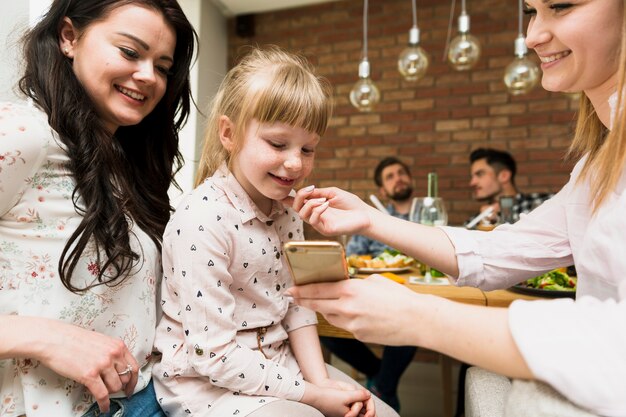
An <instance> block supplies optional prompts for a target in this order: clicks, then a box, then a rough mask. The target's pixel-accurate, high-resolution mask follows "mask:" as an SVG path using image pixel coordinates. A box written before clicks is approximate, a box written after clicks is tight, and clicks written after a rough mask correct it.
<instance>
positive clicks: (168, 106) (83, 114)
mask: <svg viewBox="0 0 626 417" xmlns="http://www.w3.org/2000/svg"><path fill="white" fill-rule="evenodd" d="M128 4H133V5H138V6H142V7H147V8H150V9H153V10H156V11H157V12H159V13H161V14H162V15H163V17H164V19H165V21H166V22H167V23H168V24H169V25H171V27H172V28H173V30H174V31H175V32H176V48H175V51H174V64H173V67H172V68H171V74H170V75H169V76H168V80H167V88H166V91H165V94H164V96H163V98H162V99H161V101H160V102H159V103H158V104H157V105H156V107H155V108H154V110H153V111H152V112H151V113H150V114H149V115H148V116H146V117H145V118H144V119H143V120H142V121H141V122H140V123H139V124H137V125H134V126H122V127H119V128H118V129H117V131H116V132H115V133H114V134H113V135H111V134H110V133H108V132H107V130H106V129H105V126H104V125H103V123H102V121H101V119H100V117H99V115H98V114H97V112H96V110H95V106H94V103H93V101H92V100H91V99H90V98H89V96H88V95H87V93H86V91H85V89H84V88H83V87H82V86H81V84H80V82H79V81H78V79H77V78H76V77H75V75H74V71H73V69H72V62H71V60H70V59H68V58H67V57H65V56H64V55H63V53H62V52H61V47H60V41H59V36H60V34H59V33H60V28H61V25H62V22H63V18H64V17H68V18H70V19H71V21H72V24H73V25H74V27H75V28H76V29H77V30H79V31H81V32H82V31H84V30H85V29H86V28H87V27H88V26H89V25H90V24H92V23H94V22H97V21H101V20H103V19H105V18H106V17H107V15H108V14H109V13H110V12H111V11H112V10H113V9H115V8H117V7H119V6H123V5H128ZM196 39H197V35H196V33H195V31H194V29H193V27H192V26H191V24H190V23H189V21H188V20H187V18H186V16H185V15H184V13H183V11H182V9H181V7H180V6H179V4H178V3H177V2H176V1H175V0H54V1H53V3H52V6H51V7H50V10H49V11H48V12H47V14H46V15H45V16H44V17H43V18H42V20H41V21H39V23H37V25H36V26H35V27H34V28H33V29H32V30H30V31H29V33H28V34H27V35H26V37H25V40H24V57H25V66H26V69H25V72H24V76H23V77H22V78H21V79H20V82H19V88H20V90H21V91H22V92H23V93H24V94H25V95H27V96H28V97H30V98H32V99H33V100H34V102H35V103H36V104H37V105H38V106H39V107H40V108H42V109H43V111H45V112H46V113H47V115H48V123H49V124H50V126H51V127H52V128H53V129H54V130H55V131H56V132H57V133H58V135H59V137H60V140H61V142H62V143H63V144H64V145H65V147H66V148H67V154H68V156H69V160H70V162H69V163H68V167H67V168H68V169H69V171H70V172H71V174H72V175H73V177H74V179H75V181H76V187H75V189H74V192H73V194H72V199H73V202H74V207H75V210H76V211H77V213H79V214H81V215H82V216H83V219H82V221H81V223H80V224H79V226H78V228H77V229H76V231H74V233H73V234H72V235H71V237H70V238H69V240H68V242H67V243H66V245H65V248H64V250H63V253H62V254H61V257H60V259H59V274H60V276H61V281H62V282H63V285H65V287H67V288H68V289H69V290H70V291H72V292H75V293H79V292H81V291H85V290H88V289H90V288H92V287H95V286H97V285H102V284H106V285H111V286H113V285H118V284H120V283H121V282H122V281H123V280H124V279H125V278H126V277H127V276H128V274H129V272H130V271H131V269H132V268H133V267H134V265H136V264H137V263H138V262H140V260H141V256H140V254H138V253H136V252H135V251H133V249H132V248H131V234H132V232H131V227H132V226H131V223H132V222H135V223H136V224H137V225H138V226H139V227H140V228H141V229H142V230H143V231H144V232H146V233H147V234H148V236H149V237H150V238H151V239H152V241H153V242H154V243H155V245H156V246H157V248H158V249H159V250H160V248H161V239H162V234H163V230H164V228H165V224H166V223H167V221H168V220H169V217H170V213H171V210H172V208H171V206H170V203H169V198H168V194H167V191H168V188H169V186H170V184H172V183H174V174H175V173H176V172H177V171H178V169H180V166H181V165H182V155H181V154H180V151H179V150H178V132H179V131H180V129H181V127H182V125H183V124H184V122H185V120H186V119H187V116H188V114H189V110H190V100H191V91H190V86H189V67H190V65H191V61H192V59H193V53H194V50H195V43H196ZM88 245H89V246H88ZM86 247H89V248H90V249H91V248H94V249H95V252H96V253H97V256H98V266H99V274H98V279H97V281H94V282H93V283H91V284H88V285H87V286H86V287H85V288H78V287H76V286H75V285H74V284H72V273H73V271H74V269H75V268H76V266H77V264H78V262H79V260H80V257H81V255H82V254H83V251H85V248H86ZM101 257H103V258H105V259H101Z"/></svg>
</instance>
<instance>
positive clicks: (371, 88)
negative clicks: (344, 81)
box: [350, 0, 380, 112]
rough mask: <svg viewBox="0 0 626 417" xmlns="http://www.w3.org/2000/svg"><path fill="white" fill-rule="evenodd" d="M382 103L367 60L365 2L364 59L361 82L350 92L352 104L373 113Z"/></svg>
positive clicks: (360, 75)
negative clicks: (379, 103) (377, 105)
mask: <svg viewBox="0 0 626 417" xmlns="http://www.w3.org/2000/svg"><path fill="white" fill-rule="evenodd" d="M379 101H380V91H378V87H376V85H375V84H374V83H373V82H372V79H371V78H370V63H369V61H368V60H367V0H363V59H361V63H360V64H359V80H358V81H357V82H356V83H355V84H354V87H352V90H351V91H350V103H352V105H353V106H354V107H356V108H357V109H358V110H359V111H362V112H368V111H371V110H372V109H373V108H374V106H375V105H376V104H377V103H378V102H379Z"/></svg>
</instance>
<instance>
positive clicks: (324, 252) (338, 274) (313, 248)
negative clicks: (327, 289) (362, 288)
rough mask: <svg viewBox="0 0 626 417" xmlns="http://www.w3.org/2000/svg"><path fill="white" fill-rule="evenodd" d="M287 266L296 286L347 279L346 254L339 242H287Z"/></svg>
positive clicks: (285, 247)
mask: <svg viewBox="0 0 626 417" xmlns="http://www.w3.org/2000/svg"><path fill="white" fill-rule="evenodd" d="M283 249H284V252H283V253H284V254H285V255H286V256H287V264H288V265H289V270H290V271H291V276H292V277H293V281H294V283H295V284H296V285H304V284H311V283H314V282H334V281H339V280H342V279H348V278H349V274H348V263H347V262H346V253H345V251H344V250H343V246H342V245H341V244H340V243H339V242H333V241H330V240H329V241H326V240H309V241H298V242H287V243H285V245H284V247H283Z"/></svg>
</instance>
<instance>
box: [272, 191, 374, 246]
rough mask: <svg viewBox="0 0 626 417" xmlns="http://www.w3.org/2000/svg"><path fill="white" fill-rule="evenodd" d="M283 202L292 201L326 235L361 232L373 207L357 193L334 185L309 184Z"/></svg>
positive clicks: (290, 203) (307, 219)
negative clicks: (316, 187)
mask: <svg viewBox="0 0 626 417" xmlns="http://www.w3.org/2000/svg"><path fill="white" fill-rule="evenodd" d="M283 203H285V204H288V205H291V207H292V208H293V209H294V210H296V211H297V212H298V214H299V215H300V217H301V218H302V219H303V220H304V221H306V222H307V223H309V224H311V226H313V227H314V228H315V229H317V231H319V232H320V233H322V234H323V235H327V236H332V235H340V234H355V233H360V232H361V231H362V230H365V229H366V228H367V227H369V225H370V223H371V221H370V216H369V213H370V210H374V209H373V208H372V207H370V206H369V205H367V204H366V203H365V202H363V200H361V199H360V198H359V197H357V196H355V195H354V194H350V193H348V192H346V191H343V190H341V189H339V188H334V187H332V188H319V189H315V188H313V187H311V186H309V187H306V188H303V189H301V190H300V191H298V192H297V193H296V196H295V197H293V198H292V197H288V198H286V199H285V200H283Z"/></svg>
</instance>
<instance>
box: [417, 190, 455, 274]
mask: <svg viewBox="0 0 626 417" xmlns="http://www.w3.org/2000/svg"><path fill="white" fill-rule="evenodd" d="M409 220H410V221H412V222H415V223H421V224H425V225H428V226H446V225H447V224H448V212H447V211H446V205H445V203H444V201H443V199H442V198H441V197H416V198H414V199H413V203H412V204H411V210H410V212H409ZM420 264H421V265H420V273H421V274H422V275H424V276H425V279H426V282H430V281H431V277H443V276H444V275H443V274H442V273H441V272H439V271H437V270H436V269H434V268H431V267H429V266H428V265H425V264H423V263H421V262H420Z"/></svg>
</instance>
